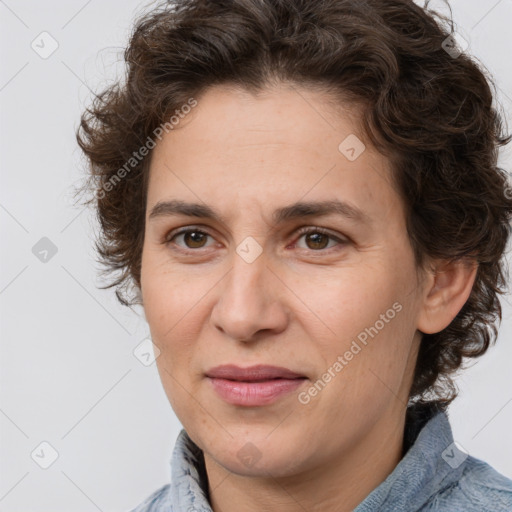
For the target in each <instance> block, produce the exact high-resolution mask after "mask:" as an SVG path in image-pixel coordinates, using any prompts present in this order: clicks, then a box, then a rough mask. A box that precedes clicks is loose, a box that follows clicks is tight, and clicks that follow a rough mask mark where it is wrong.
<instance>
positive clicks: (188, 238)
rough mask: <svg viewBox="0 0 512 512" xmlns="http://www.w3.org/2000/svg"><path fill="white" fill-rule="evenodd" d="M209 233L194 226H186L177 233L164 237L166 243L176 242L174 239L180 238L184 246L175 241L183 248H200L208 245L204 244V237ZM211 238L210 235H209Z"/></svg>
mask: <svg viewBox="0 0 512 512" xmlns="http://www.w3.org/2000/svg"><path fill="white" fill-rule="evenodd" d="M209 236H210V235H209V234H208V233H205V232H204V231H201V230H200V229H195V228H187V229H182V230H180V231H178V232H177V233H174V234H172V236H169V237H167V238H166V240H165V242H166V243H176V240H179V239H181V240H182V242H183V243H184V244H185V245H184V246H183V245H181V244H180V243H177V244H176V245H178V246H179V247H182V248H184V249H202V248H204V247H208V246H207V245H205V244H206V239H207V237H209ZM210 238H211V237H210Z"/></svg>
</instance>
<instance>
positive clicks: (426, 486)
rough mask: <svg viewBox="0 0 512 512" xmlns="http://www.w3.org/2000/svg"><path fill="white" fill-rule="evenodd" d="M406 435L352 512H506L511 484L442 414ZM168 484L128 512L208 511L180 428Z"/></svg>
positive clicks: (201, 479)
mask: <svg viewBox="0 0 512 512" xmlns="http://www.w3.org/2000/svg"><path fill="white" fill-rule="evenodd" d="M425 421H426V423H425ZM408 435H409V436H412V437H411V438H410V446H408V444H407V443H406V446H405V448H404V449H406V450H407V451H406V453H405V455H404V457H403V458H402V459H401V461H400V462H399V463H398V465H397V466H396V467H395V469H394V470H393V472H392V473H391V474H390V475H389V476H388V477H387V478H386V479H385V480H384V481H383V482H382V483H381V484H380V485H379V486H378V487H377V488H375V489H374V490H373V491H372V492H371V493H370V494H369V495H368V496H367V497H366V498H365V499H364V501H363V502H362V503H360V504H359V505H358V506H357V507H356V508H355V509H354V512H416V511H418V512H419V511H421V512H477V511H478V512H482V511H485V512H512V480H510V479H508V478H506V477H505V476H503V475H501V474H500V473H498V472H497V471H496V470H494V469H493V468H492V467H491V466H489V465H488V464H487V463H485V462H483V461H481V460H479V459H476V458H474V457H472V456H470V455H467V454H465V453H464V452H462V451H460V450H459V449H458V448H457V446H456V445H455V444H454V441H453V435H452V430H451V427H450V423H449V421H448V417H447V415H446V413H444V412H442V411H435V412H432V413H431V414H430V415H429V417H427V418H426V420H424V421H423V423H422V425H420V426H417V428H416V431H414V426H413V427H412V430H411V426H410V425H409V434H408ZM407 448H408V449H407ZM171 482H172V483H171V484H167V485H165V486H163V487H161V488H160V489H158V490H157V491H155V492H154V493H153V494H151V495H150V496H149V497H148V498H147V499H146V500H145V501H144V502H143V503H141V504H140V505H139V506H138V507H136V508H135V509H133V510H132V511H131V512H164V511H165V512H212V508H211V506H210V504H209V502H208V481H207V476H206V470H205V467H204V457H203V453H202V451H201V450H200V449H199V448H198V447H197V446H196V445H195V444H194V442H193V441H192V440H191V439H190V437H189V436H188V435H187V433H186V431H185V430H181V432H180V433H179V435H178V439H177V441H176V445H175V448H174V452H173V455H172V460H171Z"/></svg>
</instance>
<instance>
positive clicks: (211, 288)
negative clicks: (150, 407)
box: [141, 84, 476, 512]
mask: <svg viewBox="0 0 512 512" xmlns="http://www.w3.org/2000/svg"><path fill="white" fill-rule="evenodd" d="M197 99H198V106H197V107H196V108H194V109H193V111H192V112H191V113H190V114H188V115H187V117H186V118H185V119H184V120H183V121H182V122H181V123H180V125H179V127H178V129H175V130H173V131H171V132H169V133H168V134H166V135H165V136H164V137H163V138H162V140H161V141H160V142H159V143H158V144H157V146H156V148H155V149H154V150H153V155H152V161H151V166H150V179H149V188H148V197H147V212H146V215H147V216H146V232H145V239H144V247H143V254H142V275H141V293H142V298H143V304H144V310H145V315H146V318H147V321H148V323H149V326H150V330H151V335H152V339H153V342H154V343H155V345H157V346H158V348H159V349H160V351H161V354H160V356H159V357H158V359H157V366H158V371H159V373H160V377H161V380H162V383H163V386H164V389H165V392H166V394H167V396H168V398H169V401H170V403H171V405H172V407H173V409H174V411H175V413H176V415H177V417H178V418H179V420H180V421H181V423H182V424H183V426H184V428H185V429H186V431H187V433H188V434H189V436H190V437H191V438H192V440H193V441H194V442H195V443H196V444H197V445H198V446H199V447H200V448H201V449H202V450H203V451H204V455H205V463H206V469H207V474H208V481H209V495H210V496H209V499H210V502H211V504H212V507H213V509H214V510H215V511H216V512H220V511H222V512H231V511H237V512H239V511H240V510H244V511H274V510H276V511H277V510H279V511H284V512H287V511H297V510H307V511H315V512H316V511H318V512H320V511H330V512H332V511H339V512H341V511H348V510H352V509H354V508H355V507H356V506H357V505H358V504H359V503H360V502H361V501H363V500H364V498H365V497H366V496H367V495H368V494H369V493H370V492H371V491H372V490H373V489H374V488H375V487H377V486H378V485H379V484H380V483H381V482H382V481H383V480H384V479H385V478H386V477H387V476H388V475H389V474H390V473H391V472H392V471H393V469H394V467H395V466H396V465H397V463H398V462H399V460H400V459H401V457H402V449H403V444H402V438H403V430H404V422H405V409H406V404H407V400H408V395H409V389H410V386H411V384H412V379H413V369H414V364H415V361H416V358H417V352H418V347H419V342H420V340H421V333H422V332H423V333H432V332H438V331H440V330H442V329H443V328H444V327H446V326H447V325H448V324H449V323H450V322H451V320H452V319H453V318H454V317H455V315H456V314H457V312H458V311H459V310H460V308H461V307H462V306H463V304H464V303H465V302H466V300H467V298H468V296H469V293H470V291H471V287H472V285H473V282H474V278H475V273H476V267H475V266H471V265H462V264H457V263H453V264H450V265H448V264H447V263H444V262H442V261H433V262H431V263H432V270H428V271H427V270H425V271H420V270H419V269H418V268H416V266H415V262H414V257H413V252H412V248H411V245H410V242H409V239H408V236H407V232H406V224H405V214H404V208H403V204H402V202H401V200H400V198H399V196H398V194H397V192H396V190H395V189H394V187H393V184H392V182H391V179H390V176H391V174H390V172H391V171H390V164H389V162H388V161H387V159H386V158H384V157H383V156H382V155H380V154H379V153H378V152H377V151H376V150H374V149H373V148H372V146H371V145H370V144H369V142H368V141H365V140H364V138H363V136H362V134H359V133H358V132H357V128H356V127H357V111H356V110H355V109H348V108H347V106H343V105H339V107H340V108H336V109H335V108H333V104H332V101H331V102H329V101H328V98H327V97H325V96H324V95H323V94H322V93H320V92H318V91H314V90H306V89H303V88H299V87H298V86H291V85H290V84H288V85H285V84H279V85H276V86H273V87H272V88H270V87H268V88H267V89H266V90H265V91H264V92H262V93H260V94H259V95H258V96H254V95H252V94H250V93H249V92H247V91H244V90H240V89H235V88H232V87H227V86H216V87H214V88H210V89H208V90H207V91H206V92H205V93H204V94H203V95H202V96H201V97H199V98H197ZM350 134H356V135H357V137H358V138H359V139H360V140H361V141H363V142H364V143H365V145H366V150H365V151H364V152H363V153H362V154H361V155H360V156H359V157H358V158H357V159H356V160H355V161H349V160H348V159H347V158H346V157H345V155H344V154H342V153H341V152H340V151H339V150H338V146H339V145H340V143H341V142H342V141H343V140H344V139H345V138H346V137H347V136H348V135H350ZM171 199H179V200H182V201H188V202H196V203H201V204H208V205H210V206H211V207H213V208H215V209H217V210H218V211H219V212H220V213H221V214H222V216H223V218H224V219H223V220H224V221H223V222H218V221H215V220H212V219H208V218H195V217H189V216H185V215H168V216H159V217H154V218H150V212H151V210H152V208H153V207H154V206H155V205H156V204H157V203H159V202H161V201H169V200H171ZM333 199H338V200H342V201H345V202H348V203H350V204H351V205H354V206H356V207H357V208H359V209H360V210H362V211H363V212H364V213H365V214H366V215H367V216H368V222H367V223H364V224H363V223H357V222H355V221H354V220H353V219H349V218H346V217H342V216H337V215H329V216H321V217H320V216H318V217H317V216H315V217H301V218H297V219H293V220H288V221H286V222H284V223H282V224H279V225H274V224H273V223H272V217H271V215H272V213H273V212H274V210H275V209H277V208H281V207H283V206H286V205H289V204H292V203H294V202H296V201H299V200H302V201H325V200H333ZM182 227H191V230H192V231H194V229H196V230H197V229H199V230H200V231H201V232H203V233H206V235H204V236H203V237H202V238H201V237H199V238H195V239H194V238H190V236H189V237H188V238H187V236H184V235H181V236H177V237H176V238H174V239H172V240H171V238H172V235H173V232H174V231H175V230H176V229H177V228H182ZM302 227H310V228H311V231H312V232H313V233H315V228H318V227H321V228H324V229H326V230H328V231H329V232H330V235H332V237H331V236H330V235H329V236H327V237H325V236H324V237H321V236H320V238H319V239H318V238H317V239H315V236H314V235H313V236H312V235H309V236H308V235H307V234H298V233H297V231H298V230H299V229H300V228H302ZM316 236H317V237H318V236H319V235H316ZM196 237H197V235H196ZM247 237H253V238H254V239H255V240H256V241H257V243H258V244H259V245H260V246H261V249H262V251H263V252H262V253H261V254H260V255H259V257H257V258H256V259H255V260H254V261H253V262H251V263H248V262H247V261H246V260H244V258H242V257H241V256H240V255H239V254H238V253H237V252H236V249H237V246H239V245H240V244H241V243H242V242H243V241H244V240H245V239H246V238H247ZM333 237H334V238H333ZM337 239H339V240H341V241H342V242H343V243H340V242H338V241H337ZM166 240H167V243H166ZM187 244H188V245H187ZM242 246H243V245H242ZM396 303H398V304H399V305H400V306H401V310H400V312H399V313H397V314H396V315H395V316H394V318H393V319H392V320H389V321H388V322H386V323H385V326H384V327H383V328H382V329H380V330H379V332H378V334H377V335H376V336H375V337H374V338H369V342H368V344H367V345H366V346H364V347H363V348H362V350H361V351H360V352H359V353H357V355H354V357H353V358H352V359H351V360H350V361H348V362H347V364H346V366H344V367H343V369H342V370H341V371H339V372H338V373H336V376H335V377H334V378H332V379H331V381H330V382H329V383H328V384H327V385H326V386H325V387H324V388H323V389H322V391H321V392H319V393H317V395H316V396H314V397H311V399H310V401H309V402H308V403H307V404H304V403H301V402H300V401H299V400H298V394H299V392H301V391H305V390H308V389H309V388H310V387H311V386H312V385H313V384H314V383H315V382H316V381H317V380H318V379H319V378H321V377H322V375H324V374H325V372H327V370H328V368H330V367H332V366H333V364H334V363H335V361H336V360H337V358H338V356H340V355H343V354H344V353H345V352H346V351H347V350H349V348H350V346H351V343H352V341H353V340H354V339H356V337H357V335H358V334H359V333H361V332H362V331H364V330H365V328H369V327H370V326H374V325H375V324H376V321H377V320H379V319H380V318H382V317H381V315H383V314H384V315H385V314H386V311H388V310H389V309H390V308H392V305H393V304H396ZM386 318H387V317H386ZM228 363H233V364H237V365H239V366H242V367H247V366H252V365H254V364H272V365H276V366H284V367H287V368H289V369H291V370H293V371H296V372H298V373H301V374H304V375H306V376H307V380H305V381H304V382H303V384H302V385H301V387H300V388H299V389H298V390H297V391H294V392H292V393H290V394H288V395H285V396H284V397H281V398H280V399H279V400H278V401H276V402H274V403H272V404H269V405H265V406H261V407H240V406H234V405H230V404H228V403H226V402H225V401H223V400H222V399H221V398H220V397H219V396H218V395H217V394H216V392H215V391H214V390H213V389H212V386H211V385H210V382H209V381H208V379H206V378H205V372H206V371H207V370H208V369H210V368H212V367H214V366H217V365H220V364H228ZM248 443H251V444H248ZM241 449H242V453H244V450H245V451H247V450H249V451H250V453H253V454H255V456H256V458H257V459H258V460H257V461H256V462H255V463H253V464H248V463H247V462H246V461H245V462H244V460H243V459H242V458H241V457H239V456H238V455H237V453H238V452H239V450H241Z"/></svg>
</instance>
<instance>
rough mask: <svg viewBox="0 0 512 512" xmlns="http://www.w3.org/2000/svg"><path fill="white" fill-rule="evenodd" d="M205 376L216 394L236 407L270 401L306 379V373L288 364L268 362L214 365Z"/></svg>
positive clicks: (299, 385) (256, 405)
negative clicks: (287, 365)
mask: <svg viewBox="0 0 512 512" xmlns="http://www.w3.org/2000/svg"><path fill="white" fill-rule="evenodd" d="M206 377H207V380H208V381H209V385H211V386H212V389H213V391H214V392H215V393H216V394H217V396H219V397H220V398H221V399H222V400H224V402H226V403H228V404H231V405H235V406H238V407H261V406H266V405H270V404H272V403H274V402H277V401H278V400H280V399H281V398H284V397H285V396H287V395H290V394H291V393H292V392H294V391H296V390H297V389H298V388H300V387H301V386H303V385H304V383H305V382H306V380H307V377H306V376H304V375H301V374H299V373H296V372H294V371H292V370H289V369H288V368H282V367H279V366H267V365H257V366H251V367H249V368H241V367H239V366H236V365H223V366H216V367H215V368H212V369H211V370H209V371H208V372H207V373H206Z"/></svg>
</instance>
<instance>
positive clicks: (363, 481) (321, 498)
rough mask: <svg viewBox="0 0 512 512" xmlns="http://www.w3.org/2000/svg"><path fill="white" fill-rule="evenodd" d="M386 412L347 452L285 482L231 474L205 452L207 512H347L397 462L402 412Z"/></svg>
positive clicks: (399, 456)
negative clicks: (304, 511)
mask: <svg viewBox="0 0 512 512" xmlns="http://www.w3.org/2000/svg"><path fill="white" fill-rule="evenodd" d="M388 412H389V414H387V415H386V416H385V417H382V418H381V420H380V421H379V422H378V423H376V424H375V425H374V427H373V428H372V429H371V430H370V431H369V432H368V434H367V435H366V436H365V437H364V438H362V439H360V440H359V442H358V443H357V444H356V445H354V446H353V447H352V448H351V449H350V451H349V452H344V453H334V454H333V456H332V457H331V459H329V460H328V461H325V463H324V464H322V465H321V466H318V467H308V468H306V469H304V470H303V471H302V472H301V473H296V474H293V475H289V476H286V477H279V478H274V477H273V476H272V475H271V474H268V476H267V477H253V476H244V475H239V474H235V473H231V472H229V471H227V470H226V469H225V468H224V467H222V466H220V465H219V464H218V463H217V462H215V461H214V460H213V459H212V458H211V457H209V456H208V455H207V454H206V453H205V466H206V472H207V474H208V487H209V500H210V503H211V505H212V509H213V511H214V512H239V511H240V510H244V511H247V512H253V511H258V512H274V511H279V512H296V511H297V510H307V511H308V512H333V511H335V512H349V511H352V510H353V509H354V508H356V507H357V505H359V504H360V503H361V502H362V501H363V500H364V499H365V498H366V496H368V494H370V492H371V491H372V490H373V489H375V488H376V487H378V486H379V485H380V484H381V483H382V482H383V481H384V480H385V479H386V477H387V476H388V475H389V474H390V473H391V472H392V471H393V469H394V468H395V467H396V465H397V464H398V463H399V462H400V460H401V458H402V450H403V437H404V426H405V407H404V406H400V408H399V409H398V408H397V409H395V410H389V411H388Z"/></svg>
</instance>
